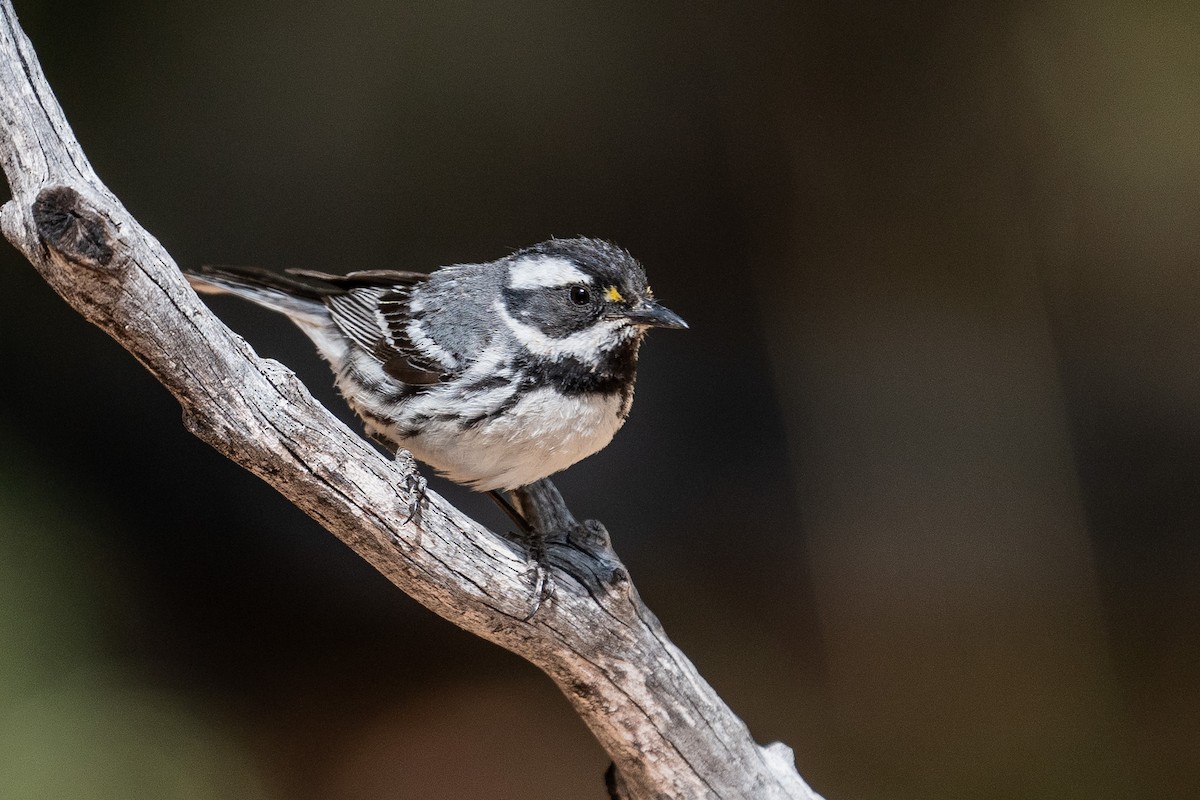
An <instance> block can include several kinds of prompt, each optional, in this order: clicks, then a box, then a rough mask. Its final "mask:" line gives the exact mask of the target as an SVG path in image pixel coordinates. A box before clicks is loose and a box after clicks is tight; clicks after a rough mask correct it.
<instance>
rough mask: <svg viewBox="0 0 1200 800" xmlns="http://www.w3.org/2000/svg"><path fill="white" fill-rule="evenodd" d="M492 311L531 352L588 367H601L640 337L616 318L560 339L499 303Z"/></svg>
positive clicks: (634, 330) (635, 331)
mask: <svg viewBox="0 0 1200 800" xmlns="http://www.w3.org/2000/svg"><path fill="white" fill-rule="evenodd" d="M492 308H494V309H495V310H496V314H497V315H499V317H500V319H501V321H503V322H504V324H505V325H506V326H507V327H508V329H509V330H510V331H512V334H513V336H514V337H516V339H517V341H518V342H520V343H521V344H522V345H523V346H524V347H525V348H526V349H528V350H529V352H531V353H534V354H536V355H539V356H543V357H544V358H550V359H559V358H565V357H570V358H574V359H577V360H579V361H582V362H583V363H585V364H592V365H595V364H598V363H599V362H600V359H601V357H602V356H603V355H604V354H605V353H606V352H608V351H609V350H611V349H612V348H613V347H614V346H616V345H618V344H620V343H622V342H624V341H626V340H628V339H630V338H632V337H634V336H636V335H637V330H636V329H635V328H634V327H633V326H631V325H629V323H628V322H627V321H625V320H623V319H612V320H604V321H602V322H597V323H596V324H594V325H592V326H590V327H589V328H587V329H586V330H582V331H578V332H576V333H572V334H571V335H570V336H564V337H563V338H561V339H556V338H554V337H553V336H547V335H546V334H545V333H542V332H541V331H540V330H538V329H537V328H535V327H534V326H532V325H528V324H526V323H524V322H521V321H520V320H518V319H516V318H514V317H513V315H512V314H509V313H508V309H506V308H505V307H504V303H503V302H500V301H497V302H496V303H495V304H494V305H493V306H492Z"/></svg>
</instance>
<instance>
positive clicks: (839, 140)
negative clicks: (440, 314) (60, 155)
mask: <svg viewBox="0 0 1200 800" xmlns="http://www.w3.org/2000/svg"><path fill="white" fill-rule="evenodd" d="M17 11H18V13H19V14H20V15H21V21H22V23H23V24H24V25H25V27H26V30H27V32H28V33H29V35H30V36H31V38H32V40H33V43H34V45H35V47H36V49H37V51H38V53H39V55H40V56H41V59H42V62H43V65H44V68H45V71H46V73H47V75H48V77H49V79H50V82H51V84H52V85H53V87H54V89H55V90H56V91H57V93H58V96H59V99H60V101H61V102H62V104H63V106H64V108H65V110H66V113H67V116H68V118H69V119H70V121H71V123H72V124H73V126H74V128H75V132H76V134H77V135H78V138H79V140H80V142H81V143H82V144H83V147H84V149H85V150H86V152H87V153H88V155H89V156H90V157H91V159H92V161H93V162H94V164H95V166H96V169H97V171H98V172H99V174H100V176H101V177H102V178H103V179H104V180H105V181H107V182H108V185H109V186H110V187H111V188H112V189H113V191H114V192H116V193H117V195H118V196H120V197H121V199H122V200H123V201H124V202H125V203H126V204H127V206H128V207H129V208H130V210H131V211H132V212H133V213H134V214H135V215H136V216H137V217H138V218H139V219H140V221H141V222H142V223H143V224H144V225H145V226H146V227H147V228H148V229H149V230H151V231H152V232H153V233H154V234H155V235H156V236H158V237H159V238H160V239H161V241H162V242H163V243H164V244H165V245H166V247H167V248H168V249H169V250H170V251H171V253H172V254H173V255H174V256H175V258H176V259H177V260H178V261H179V262H180V263H181V264H184V265H189V266H195V265H199V264H202V263H238V264H256V265H262V266H269V267H276V268H284V267H307V268H312V269H321V270H349V269H363V268H372V267H394V268H399V269H430V268H433V267H435V266H438V265H441V264H447V263H453V262H458V261H477V260H484V259H491V258H495V257H497V256H499V255H501V254H503V253H505V252H506V251H508V250H510V249H512V248H515V247H518V246H522V245H526V244H530V243H533V242H536V241H539V240H542V239H545V238H547V237H549V236H551V235H558V236H569V235H574V234H588V235H594V236H602V237H606V238H611V239H613V240H615V241H617V242H619V243H621V244H623V245H624V246H626V247H627V248H629V249H630V250H631V251H632V252H633V253H634V254H635V255H637V256H638V257H639V258H640V259H641V260H642V261H643V262H644V263H645V264H646V266H647V269H648V271H649V274H650V277H651V279H652V281H653V283H654V286H655V289H656V291H657V293H658V295H659V296H660V297H661V298H663V300H664V301H665V302H666V303H667V304H668V305H670V306H671V307H672V308H673V309H675V310H677V311H678V312H679V313H681V314H682V315H683V316H684V317H685V318H686V319H687V320H688V321H689V322H690V323H691V324H692V329H691V330H690V331H687V332H684V333H676V332H655V333H653V334H652V335H651V337H650V340H649V341H648V343H647V345H646V347H645V348H644V351H643V361H642V371H641V381H640V384H639V391H638V398H637V402H636V403H635V405H634V413H633V417H632V418H631V420H630V422H629V424H628V425H627V426H626V428H625V429H624V430H623V431H622V432H621V433H620V434H619V435H618V437H617V439H616V441H615V442H614V443H613V444H612V445H611V446H610V447H609V448H608V449H607V450H605V451H604V452H602V453H601V454H599V455H597V456H595V457H593V458H591V459H589V460H588V461H586V462H584V463H582V464H580V465H578V466H576V467H574V468H572V469H571V470H569V471H568V472H567V473H565V474H564V475H562V476H561V479H560V480H559V486H560V488H561V489H562V490H563V492H564V494H565V495H566V496H567V498H568V499H569V501H570V502H571V504H572V506H573V507H574V509H575V510H576V511H577V512H578V513H579V514H580V515H585V516H596V517H599V518H601V519H603V520H604V521H605V522H606V523H607V524H608V526H609V528H610V530H611V531H612V533H613V536H614V540H615V542H616V546H617V548H618V551H619V552H620V553H621V554H622V556H623V557H624V558H625V560H626V562H627V564H628V566H629V567H630V569H631V571H632V573H633V576H634V578H635V580H636V581H637V585H638V587H639V589H640V590H641V593H642V595H643V596H644V597H645V599H646V601H647V602H648V603H649V604H650V606H651V607H652V608H653V609H654V610H655V611H656V612H657V613H658V614H659V616H660V617H661V618H662V620H663V622H664V624H665V626H666V628H667V631H668V632H669V633H670V634H671V635H672V636H673V637H674V638H675V639H676V641H677V642H678V643H679V644H680V645H681V646H682V647H683V648H684V650H685V651H686V652H688V653H689V655H690V656H691V657H692V658H693V659H694V660H695V662H696V664H697V666H698V667H699V669H700V671H701V672H702V674H704V675H705V676H706V677H707V678H708V679H709V680H710V681H711V682H712V683H713V684H714V685H715V686H716V688H717V690H718V691H719V692H721V694H722V695H723V696H724V697H725V698H726V699H727V700H728V701H729V703H730V704H731V705H732V706H733V708H734V709H735V710H736V711H737V712H739V713H740V714H741V715H742V716H743V717H744V718H745V719H746V721H747V723H748V725H749V726H750V729H751V731H753V733H754V735H755V736H756V737H757V738H758V739H760V740H761V741H770V740H775V739H782V740H784V741H786V742H787V743H788V744H790V745H791V746H792V747H793V748H795V750H796V753H797V760H798V763H799V766H800V770H801V772H802V773H803V774H804V775H805V777H806V778H808V779H809V781H810V782H811V783H812V785H813V787H814V788H815V789H817V790H818V791H820V792H822V793H823V794H825V795H826V796H827V797H829V798H830V799H831V800H837V799H838V798H913V799H914V800H916V799H917V798H922V799H923V800H924V799H927V798H959V797H972V798H1021V799H1022V800H1026V799H1028V798H1056V799H1057V800H1061V799H1062V798H1088V799H1089V800H1092V799H1094V798H1106V797H1113V798H1117V797H1119V798H1143V797H1145V798H1168V797H1179V798H1184V797H1191V796H1192V795H1193V792H1194V790H1195V787H1196V785H1197V784H1198V783H1200V768H1198V767H1197V765H1198V764H1200V711H1198V707H1200V686H1198V680H1197V678H1198V676H1200V539H1198V536H1197V534H1198V533H1200V478H1198V473H1197V464H1198V457H1200V370H1198V369H1197V364H1196V358H1197V356H1196V354H1197V351H1198V349H1200V348H1198V347H1197V345H1198V344H1200V335H1198V334H1200V330H1198V327H1200V322H1198V315H1197V310H1198V308H1200V273H1198V271H1197V260H1198V257H1197V253H1198V246H1200V225H1198V222H1200V148H1198V147H1197V142H1198V141H1200V103H1198V102H1197V96H1198V92H1200V13H1198V12H1197V10H1196V6H1195V4H1194V3H1190V2H1183V1H1182V0H1181V1H1180V2H1162V3H1159V2H1149V3H1147V2H1135V1H1134V0H1118V1H1114V2H1102V3H1084V2H1075V3H1071V2H1052V3H1032V2H1014V1H1011V0H1005V2H1000V3H993V4H977V5H976V4H971V5H969V6H968V5H967V4H956V3H938V2H929V1H928V0H924V1H922V2H917V3H904V4H898V3H897V4H892V3H865V2H859V3H854V2H851V3H846V2H820V3H792V2H778V3H772V2H765V1H762V0H752V2H745V3H738V4H726V5H724V6H722V5H715V4H694V3H684V2H658V3H645V2H606V3H576V4H559V3H537V2H514V3H495V2H447V3H436V4H434V3H425V4H412V3H404V2H382V1H380V2H368V1H367V0H341V1H340V2H325V3H317V2H301V3H281V2H265V1H263V2H259V1H256V0H246V1H241V2H211V3H196V4H190V3H174V2H140V3H139V2H107V3H99V2H97V3H49V2H35V1H34V0H19V1H18V2H17ZM0 259H2V263H0V270H2V274H3V278H4V287H5V289H4V291H3V292H2V293H0V364H3V370H4V374H5V377H4V379H3V387H4V388H3V391H2V392H0V796H4V797H14V798H25V797H29V798H33V797H84V796H87V797H114V798H118V797H120V798H129V797H137V798H210V797H211V798H227V797H247V798H255V797H274V798H288V799H289V800H291V799H293V798H294V799H298V800H309V799H311V800H317V799H318V798H321V799H322V800H324V799H325V798H331V799H334V800H340V799H341V798H389V797H395V798H423V799H424V798H568V797H572V798H573V797H580V798H586V797H594V798H600V797H602V796H603V791H602V788H601V785H600V774H601V772H602V771H603V769H604V767H605V765H606V764H607V759H606V758H605V756H604V754H603V753H602V752H601V751H600V750H599V748H598V747H597V746H596V745H595V744H594V742H593V741H592V740H591V738H590V736H589V734H588V733H587V731H586V730H585V729H584V727H583V726H582V724H581V723H580V722H579V721H578V720H577V719H575V718H574V716H573V715H572V714H571V712H570V710H569V708H568V706H567V704H566V702H565V701H564V700H563V699H562V698H561V697H560V696H559V695H558V693H557V691H556V690H555V689H554V688H553V686H552V685H551V684H550V682H549V681H548V680H546V679H545V678H544V677H542V676H540V675H539V674H538V673H536V672H535V671H534V670H533V669H532V668H530V667H528V666H526V665H524V664H523V663H522V662H520V661H519V660H517V659H516V658H514V657H511V656H509V655H507V654H505V653H503V652H501V651H499V650H497V649H496V648H494V647H492V646H490V645H487V644H484V643H482V642H480V641H476V640H474V639H473V638H472V637H469V636H467V635H466V634H463V633H460V632H458V631H457V629H455V628H454V627H453V626H451V625H449V624H448V623H446V622H443V621H442V620H440V619H437V618H435V617H433V616H432V615H430V614H429V613H427V612H425V611H424V610H423V609H421V608H420V607H418V606H416V605H415V604H414V603H413V602H411V601H410V600H408V599H407V598H405V597H404V596H403V595H402V594H401V593H400V592H399V591H398V590H396V589H394V588H393V587H392V586H390V585H389V584H387V583H386V582H385V581H384V580H383V579H382V578H380V577H379V576H378V575H377V574H375V573H374V572H373V571H372V570H371V569H370V568H368V567H367V566H366V565H365V564H363V563H361V562H360V561H359V560H358V559H357V558H356V557H355V556H353V555H352V554H351V553H350V552H348V551H347V550H346V549H345V548H344V547H342V546H341V545H340V544H339V543H337V542H336V541H335V540H334V539H333V538H332V537H330V536H329V535H327V534H326V533H324V532H323V531H321V530H320V529H319V528H317V527H316V526H315V524H313V523H311V522H310V521H309V520H308V519H307V518H305V517H303V516H302V515H300V514H299V513H298V512H297V511H295V510H294V509H292V508H291V507H290V506H288V505H287V504H285V503H283V502H282V501H281V500H280V499H279V498H278V497H276V496H275V494H274V493H273V492H271V491H270V490H268V489H267V488H266V487H265V486H264V485H262V484H260V483H259V482H258V481H257V480H255V479H254V478H252V477H251V476H249V475H248V474H246V473H243V472H241V471H240V470H238V469H237V468H236V467H234V466H233V465H231V464H229V463H227V462H225V461H224V460H222V459H221V458H220V457H218V456H217V455H216V454H215V453H213V452H211V451H209V450H208V449H207V448H206V447H205V446H203V445H202V444H200V443H199V442H198V441H196V440H194V439H192V438H191V437H190V436H189V435H188V434H187V433H186V432H185V431H184V430H183V427H182V426H181V424H180V421H179V411H178V408H177V407H176V406H175V404H174V402H173V401H172V400H171V398H170V397H169V396H168V395H167V393H166V392H165V391H163V390H162V389H161V388H160V387H159V386H158V385H157V384H156V383H155V382H154V381H153V380H152V379H151V378H150V376H149V375H147V374H145V372H144V371H142V370H141V368H140V367H138V365H137V364H136V363H135V362H134V361H133V360H132V359H131V358H129V357H128V356H127V355H126V354H125V353H124V352H123V351H122V350H120V348H119V347H118V346H117V345H115V344H114V343H113V342H112V341H110V340H109V339H108V338H107V337H105V336H104V335H103V334H101V333H100V332H99V331H97V330H96V329H93V328H90V327H89V326H87V325H86V324H84V323H83V322H82V321H81V320H80V319H79V318H78V317H77V316H76V315H75V314H74V313H73V312H72V311H70V310H69V309H68V308H67V307H66V306H65V305H64V304H63V303H62V302H61V301H59V300H58V298H56V297H55V296H54V295H53V294H52V293H51V292H50V290H49V289H48V288H47V287H46V286H45V285H44V284H42V283H41V281H40V280H39V279H38V277H37V276H36V274H35V273H34V272H33V270H32V269H31V268H30V267H29V266H28V264H26V263H25V262H24V261H23V260H21V259H20V258H19V257H18V256H17V255H16V254H15V252H13V251H11V250H7V249H6V250H4V251H3V252H2V253H0ZM216 308H217V310H218V312H219V313H220V314H221V316H222V318H223V319H225V320H226V321H227V322H228V323H229V324H230V325H231V326H232V327H233V328H234V329H235V330H237V331H238V332H240V333H242V334H244V335H245V336H246V337H247V338H248V339H249V340H250V341H251V342H252V343H253V345H254V346H255V347H256V348H257V349H258V350H259V352H260V353H263V354H265V355H270V356H273V357H276V358H278V359H280V360H281V361H283V362H284V363H286V364H288V365H289V366H292V367H293V368H294V369H296V370H297V372H298V373H299V374H300V375H301V377H302V378H303V379H304V380H305V382H306V383H307V384H308V385H309V386H310V387H311V388H312V389H313V390H314V391H315V392H317V393H318V395H319V396H320V397H322V399H324V400H325V401H327V402H328V403H329V404H330V405H331V406H332V407H334V408H336V409H338V411H339V413H344V409H342V407H341V405H340V401H339V400H338V399H337V398H336V396H335V395H334V394H333V392H332V391H331V390H330V388H329V386H330V383H331V379H330V376H329V374H328V371H327V370H326V368H325V366H324V365H323V364H322V363H321V362H319V361H318V360H317V359H316V357H315V356H314V355H313V353H312V352H311V348H310V347H309V345H308V344H307V342H306V340H304V339H303V338H302V336H301V335H300V334H299V333H298V332H296V331H294V330H293V329H291V328H290V327H289V326H288V325H287V324H286V323H284V322H282V321H280V320H278V319H275V318H270V317H267V316H265V315H264V314H262V313H260V312H257V311H255V310H254V309H251V308H247V307H245V306H240V305H236V304H234V303H229V302H225V303H220V304H219V305H217V306H216ZM433 485H434V488H435V489H437V490H438V491H445V493H446V494H448V495H449V496H451V497H452V498H453V499H455V500H456V501H457V502H460V503H462V504H463V505H464V506H465V507H467V508H468V509H469V510H470V511H472V513H475V514H477V515H478V516H480V517H481V518H483V519H485V520H487V521H489V522H490V523H491V524H503V521H502V519H501V518H499V517H498V515H497V514H496V512H495V511H494V510H493V509H491V508H489V507H488V505H487V504H486V503H485V502H482V501H481V500H480V499H479V498H477V497H472V496H469V495H468V494H466V493H464V492H461V491H458V490H455V489H454V488H453V487H446V486H445V485H444V484H443V483H442V482H438V481H435V482H434V484H433Z"/></svg>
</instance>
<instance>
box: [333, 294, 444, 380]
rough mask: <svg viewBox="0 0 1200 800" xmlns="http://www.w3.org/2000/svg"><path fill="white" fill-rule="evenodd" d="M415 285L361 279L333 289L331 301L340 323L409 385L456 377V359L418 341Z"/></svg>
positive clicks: (393, 374) (380, 361)
mask: <svg viewBox="0 0 1200 800" xmlns="http://www.w3.org/2000/svg"><path fill="white" fill-rule="evenodd" d="M358 274H360V273H351V274H350V275H347V276H345V277H346V278H347V279H350V280H355V281H356V282H357V281H362V280H363V279H361V278H356V277H354V276H355V275H358ZM407 274H408V275H419V274H420V273H407ZM310 277H311V276H310ZM424 277H425V276H424V275H421V278H424ZM321 280H325V278H322V279H321ZM369 280H374V278H371V279H369ZM412 289H413V286H412V285H411V284H410V285H403V284H398V283H397V282H395V281H392V282H390V283H388V284H374V283H361V282H360V283H358V285H357V286H355V287H354V288H350V289H348V290H346V291H344V292H339V293H337V294H330V295H328V296H327V297H325V305H326V306H327V307H328V308H329V311H330V313H331V314H332V316H333V321H334V323H335V324H336V325H337V326H338V327H339V328H341V329H342V331H343V332H344V333H345V334H346V335H347V336H348V337H350V339H351V340H352V341H353V342H354V343H355V344H357V345H358V346H359V347H361V348H363V349H364V350H366V351H367V352H368V353H370V354H371V355H373V356H374V357H375V358H376V359H378V360H379V363H380V364H381V365H382V367H383V371H384V372H386V373H387V374H388V375H390V376H391V377H393V378H395V379H396V380H398V381H400V382H401V383H404V384H407V385H409V386H431V385H433V384H436V383H441V382H443V381H447V380H450V379H451V378H452V377H454V375H455V369H454V365H453V364H450V363H446V362H445V361H443V360H442V359H439V358H438V355H437V354H435V353H431V352H429V347H428V346H425V347H422V346H418V345H417V344H415V343H414V342H413V341H412V338H411V337H410V336H409V334H408V329H409V321H410V316H409V294H410V292H411V291H412ZM423 344H425V343H423Z"/></svg>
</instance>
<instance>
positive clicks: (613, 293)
mask: <svg viewBox="0 0 1200 800" xmlns="http://www.w3.org/2000/svg"><path fill="white" fill-rule="evenodd" d="M604 299H605V300H607V301H608V302H610V303H621V302H624V300H625V298H624V297H622V296H621V293H620V292H618V291H617V287H615V286H609V287H608V288H607V289H605V290H604Z"/></svg>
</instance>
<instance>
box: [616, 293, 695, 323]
mask: <svg viewBox="0 0 1200 800" xmlns="http://www.w3.org/2000/svg"><path fill="white" fill-rule="evenodd" d="M621 316H623V317H625V319H627V320H629V321H630V322H632V323H634V324H635V325H645V326H646V327H648V328H686V327H687V326H688V324H687V323H686V322H684V321H683V317H681V316H679V315H678V314H676V313H675V312H674V311H672V310H671V309H669V308H666V307H665V306H660V305H659V304H658V303H656V302H655V301H653V300H643V301H642V302H640V303H638V304H637V305H636V306H634V307H633V308H631V309H629V310H628V311H626V312H624V313H623V314H622V315H621Z"/></svg>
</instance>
